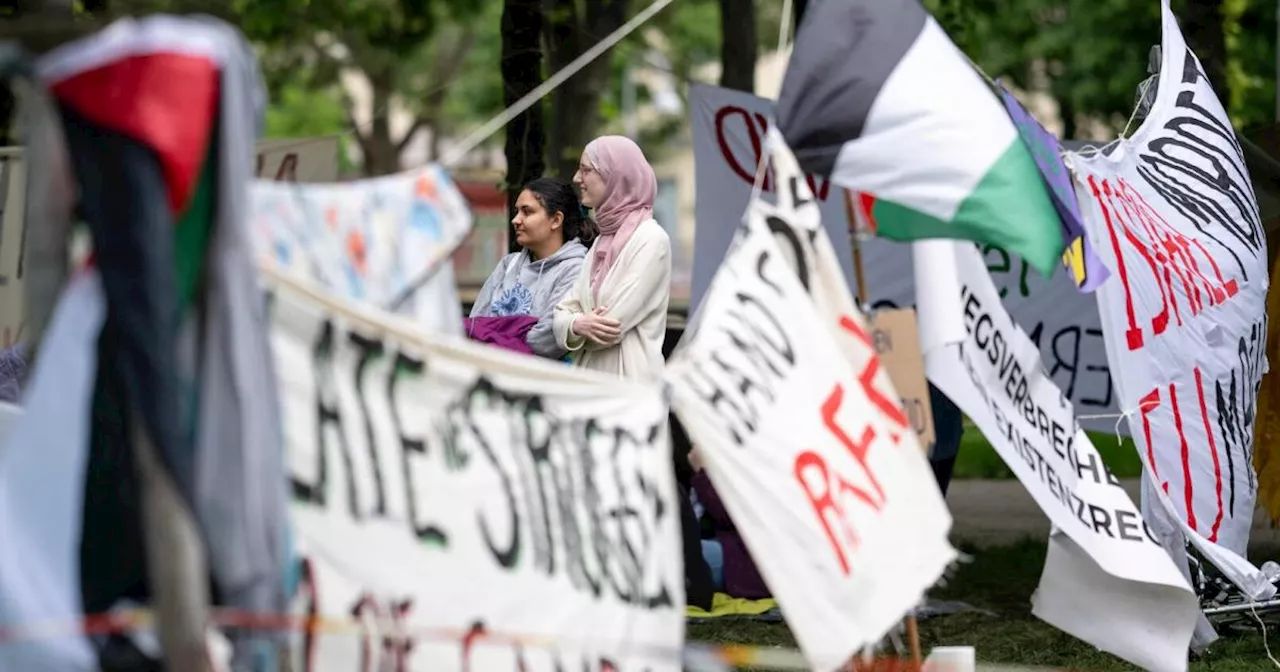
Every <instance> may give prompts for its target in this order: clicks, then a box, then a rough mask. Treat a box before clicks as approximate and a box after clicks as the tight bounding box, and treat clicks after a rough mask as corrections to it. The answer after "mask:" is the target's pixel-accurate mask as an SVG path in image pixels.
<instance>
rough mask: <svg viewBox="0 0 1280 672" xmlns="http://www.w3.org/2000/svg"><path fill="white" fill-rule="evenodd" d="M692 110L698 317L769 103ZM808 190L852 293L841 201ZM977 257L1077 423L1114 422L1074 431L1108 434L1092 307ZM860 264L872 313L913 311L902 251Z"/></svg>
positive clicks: (694, 98)
mask: <svg viewBox="0 0 1280 672" xmlns="http://www.w3.org/2000/svg"><path fill="white" fill-rule="evenodd" d="M690 101H691V108H692V110H693V148H694V163H695V166H694V169H695V172H696V178H697V185H698V199H697V203H696V215H697V217H696V218H697V222H698V226H697V230H696V231H695V246H694V262H693V283H692V293H691V298H690V308H691V309H696V308H697V306H698V304H699V300H700V299H701V297H702V296H703V294H704V293H705V292H706V290H707V287H708V285H709V283H710V280H711V277H712V275H714V274H715V272H716V269H717V267H718V266H719V265H720V262H721V260H722V259H723V258H724V254H725V250H727V249H728V247H729V241H730V240H731V239H732V238H733V234H734V231H735V230H736V229H737V227H738V226H739V224H740V223H741V221H742V213H743V212H745V211H746V209H747V205H748V203H749V202H750V200H751V186H752V182H753V179H754V177H755V171H756V166H757V165H758V164H759V161H760V156H761V155H762V153H763V152H764V146H765V136H766V132H767V129H768V121H769V120H770V119H772V118H773V101H771V100H767V99H764V98H759V97H757V96H752V95H750V94H746V93H741V92H738V91H730V90H728V89H722V88H719V87H714V86H707V85H703V84H695V85H693V86H691V87H690ZM775 182H776V176H774V175H773V174H772V173H770V174H769V175H768V176H767V179H766V180H765V181H764V183H763V185H762V186H763V194H762V197H763V198H765V199H773V198H774V195H773V194H774V193H775V192H776V189H775V188H774V183H775ZM806 183H808V184H810V185H811V187H810V190H811V192H812V193H814V194H815V196H816V197H817V200H818V203H819V207H820V209H821V213H822V222H823V228H824V229H825V230H826V232H827V235H828V236H829V237H830V239H831V244H832V246H833V247H834V248H835V250H836V257H837V260H838V262H839V264H840V268H841V270H842V271H843V277H844V280H845V282H846V283H847V284H848V286H849V287H851V288H852V287H855V286H856V283H855V281H854V280H853V266H852V261H851V256H850V253H849V249H850V242H849V240H850V239H849V233H848V219H847V215H846V213H845V206H844V196H843V193H842V192H841V191H840V189H839V188H838V187H829V186H828V185H827V184H826V181H825V180H824V179H822V178H813V177H806ZM984 255H985V257H986V261H987V267H988V269H989V270H990V271H991V275H992V277H993V278H994V279H995V282H996V286H997V287H998V288H999V290H1000V295H1001V297H1002V298H1003V299H1004V303H1005V307H1006V308H1007V309H1008V310H1009V311H1010V312H1011V313H1012V314H1013V316H1014V318H1015V319H1016V320H1017V321H1018V323H1019V324H1021V325H1023V326H1024V327H1025V328H1026V330H1027V333H1028V334H1030V336H1031V340H1032V341H1033V342H1035V343H1036V345H1037V347H1038V348H1039V349H1040V351H1041V353H1042V360H1043V363H1044V367H1045V369H1046V370H1047V371H1049V374H1050V375H1051V376H1052V377H1053V379H1054V382H1056V383H1057V384H1058V386H1059V387H1061V388H1062V389H1063V391H1065V392H1066V393H1067V397H1068V398H1069V399H1070V400H1071V402H1072V403H1073V404H1075V406H1076V408H1077V409H1079V410H1080V413H1081V414H1082V415H1087V416H1100V415H1108V414H1111V415H1112V416H1113V417H1088V418H1081V424H1083V425H1084V426H1085V428H1086V429H1092V430H1098V431H1105V432H1108V433H1114V432H1115V425H1116V417H1118V416H1117V415H1115V414H1117V413H1119V410H1118V408H1119V407H1118V406H1117V404H1116V400H1115V398H1114V395H1113V394H1112V389H1111V377H1110V373H1109V368H1108V364H1107V356H1106V348H1105V347H1104V345H1103V342H1102V325H1101V322H1100V321H1099V319H1098V310H1097V305H1096V302H1095V299H1094V298H1093V297H1092V296H1091V295H1087V294H1081V293H1080V292H1079V291H1078V290H1077V289H1076V287H1075V285H1074V283H1073V282H1072V281H1071V279H1070V277H1069V275H1068V274H1067V273H1066V272H1064V271H1062V270H1061V269H1060V270H1059V271H1058V272H1057V273H1056V274H1055V275H1054V277H1053V278H1052V279H1050V280H1045V279H1044V278H1042V277H1040V276H1039V275H1038V274H1037V273H1036V272H1035V271H1033V270H1031V268H1030V267H1029V266H1028V265H1027V264H1026V262H1024V261H1023V260H1022V259H1020V258H1018V257H1016V256H1013V255H1010V254H1009V253H1008V252H1006V251H1004V250H1003V249H1000V248H998V247H994V246H989V247H987V248H986V249H985V250H984ZM862 259H863V271H864V273H865V275H866V279H867V290H868V291H867V296H868V298H869V300H870V302H871V304H872V306H873V307H875V308H909V307H911V306H914V305H915V300H916V298H915V297H916V291H915V284H914V281H913V280H912V273H911V268H912V266H911V264H912V260H911V251H910V248H909V247H908V246H907V245H903V244H900V243H894V242H892V241H887V240H880V239H872V240H869V241H867V242H866V243H864V244H863V246H862Z"/></svg>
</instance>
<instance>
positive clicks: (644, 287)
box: [555, 135, 671, 380]
mask: <svg viewBox="0 0 1280 672" xmlns="http://www.w3.org/2000/svg"><path fill="white" fill-rule="evenodd" d="M573 181H574V182H575V183H576V184H577V185H578V188H579V189H580V190H581V192H582V204H583V205H585V206H587V207H590V208H594V209H595V216H596V225H597V226H598V227H599V229H600V237H599V238H597V239H596V242H595V244H594V245H592V246H591V251H590V254H589V255H588V259H587V262H586V263H585V264H583V265H582V270H581V271H580V272H579V274H578V280H577V283H576V284H574V286H573V289H572V290H571V291H570V292H569V295H568V296H566V297H565V298H564V300H563V301H561V302H560V305H559V306H557V307H556V311H555V336H556V343H557V345H559V346H560V347H562V348H564V349H565V350H568V351H569V352H571V353H573V357H574V361H575V363H576V365H577V366H581V367H584V368H587V369H592V370H595V371H600V372H602V373H607V374H610V375H615V376H620V377H622V378H628V379H633V380H655V379H657V378H658V377H659V376H660V375H661V373H662V367H663V361H664V360H663V357H662V343H663V339H664V337H665V336H666V329H667V305H668V303H669V302H670V299H671V240H670V238H669V237H668V236H667V232H666V231H664V230H663V228H662V226H660V225H659V224H658V223H657V222H655V221H654V220H653V200H654V198H656V197H657V193H658V180H657V177H656V176H655V175H654V173H653V167H651V166H650V165H649V162H648V160H646V159H645V157H644V152H642V151H641V150H640V147H638V146H637V145H636V143H634V142H632V141H631V140H629V139H627V138H624V137H622V136H617V135H607V136H604V137H600V138H596V139H595V140H592V141H591V142H590V143H589V144H587V147H586V149H584V150H583V152H582V160H581V162H580V163H579V165H578V172H577V173H576V174H574V176H573Z"/></svg>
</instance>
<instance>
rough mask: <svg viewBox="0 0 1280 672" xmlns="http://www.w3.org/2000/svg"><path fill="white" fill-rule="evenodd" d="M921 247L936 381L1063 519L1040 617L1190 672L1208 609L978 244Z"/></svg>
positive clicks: (1153, 665) (1122, 653)
mask: <svg viewBox="0 0 1280 672" xmlns="http://www.w3.org/2000/svg"><path fill="white" fill-rule="evenodd" d="M914 245H915V247H916V250H917V255H918V256H917V259H916V267H915V268H916V286H917V287H919V289H920V297H919V310H920V323H921V327H920V329H921V333H922V334H925V337H924V338H925V339H926V343H925V346H924V347H925V360H926V367H927V369H928V374H929V380H931V381H933V383H934V385H937V386H938V388H939V389H941V390H942V391H943V393H944V394H946V395H947V396H948V397H949V398H951V399H953V400H955V402H956V404H957V405H958V406H959V407H960V409H961V410H963V411H964V413H965V415H967V416H968V417H969V418H970V419H971V420H972V421H973V423H974V424H975V425H977V426H978V428H979V429H981V430H982V433H983V434H984V435H986V437H987V439H988V440H989V441H990V442H991V445H992V447H994V448H995V450H996V452H998V453H999V454H1000V456H1001V457H1002V458H1004V461H1005V463H1006V464H1008V465H1009V468H1010V469H1011V470H1012V471H1013V473H1014V474H1015V475H1016V476H1017V477H1018V480H1020V481H1021V482H1022V484H1023V485H1024V486H1026V488H1027V491H1028V492H1029V493H1030V494H1031V496H1032V498H1034V499H1035V501H1036V503H1037V504H1038V505H1039V506H1040V508H1041V509H1042V510H1043V511H1044V512H1045V515H1047V516H1048V517H1049V520H1050V521H1052V522H1053V525H1054V528H1055V530H1056V531H1055V532H1054V534H1052V535H1051V536H1050V542H1049V557H1048V559H1047V561H1046V564H1045V570H1044V574H1043V575H1042V577H1041V582H1040V587H1039V589H1038V590H1037V591H1036V594H1035V597H1034V598H1033V601H1032V602H1033V605H1034V610H1033V613H1035V614H1036V616H1038V617H1040V618H1042V619H1044V620H1045V621H1046V622H1048V623H1050V624H1051V625H1054V626H1055V627H1057V628H1059V629H1061V630H1063V631H1065V632H1068V633H1070V634H1072V635H1074V636H1076V637H1079V638H1080V639H1083V640H1084V641H1086V642H1089V643H1090V644H1093V645H1094V646H1097V647H1098V648H1100V649H1103V650H1105V651H1109V652H1111V653H1114V654H1116V655H1117V656H1119V657H1121V658H1123V659H1125V660H1127V661H1129V662H1131V663H1134V664H1136V665H1140V666H1141V667H1143V668H1144V669H1148V670H1185V669H1186V667H1187V650H1188V644H1189V642H1190V641H1191V633H1192V631H1193V629H1194V628H1195V624H1196V620H1197V618H1198V617H1199V615H1200V611H1199V602H1198V599H1197V597H1196V595H1195V594H1194V593H1193V592H1192V590H1191V587H1190V585H1189V584H1188V583H1187V581H1186V579H1184V578H1183V576H1182V575H1181V574H1180V573H1179V572H1178V569H1177V568H1176V567H1175V566H1174V564H1173V562H1172V560H1171V559H1170V558H1169V556H1168V554H1167V553H1166V552H1165V550H1164V548H1163V547H1162V546H1161V544H1160V542H1159V541H1158V540H1157V539H1156V537H1155V535H1154V534H1153V533H1152V532H1151V529H1150V528H1148V527H1147V525H1146V523H1144V522H1143V518H1142V515H1141V514H1139V512H1138V508H1137V507H1136V506H1135V505H1134V504H1133V502H1132V501H1131V500H1130V499H1129V496H1128V494H1126V493H1125V491H1124V489H1123V488H1122V487H1121V485H1120V482H1119V481H1118V480H1117V479H1116V478H1115V476H1113V475H1112V474H1111V472H1110V470H1108V469H1107V466H1106V465H1105V464H1104V463H1103V461H1102V458H1101V457H1100V456H1099V455H1098V451H1097V449H1095V448H1094V447H1093V444H1092V443H1090V441H1089V437H1088V435H1086V434H1085V433H1084V431H1082V430H1081V429H1080V428H1079V427H1078V425H1077V423H1076V418H1075V410H1074V409H1073V408H1072V406H1071V404H1070V402H1068V401H1067V400H1066V398H1065V397H1064V396H1063V394H1062V391H1061V390H1060V389H1058V387H1057V386H1056V385H1054V384H1053V381H1051V380H1049V379H1048V378H1046V377H1045V376H1044V374H1043V372H1042V371H1041V370H1040V368H1039V361H1040V357H1039V353H1038V352H1036V348H1035V345H1034V344H1032V342H1031V340H1030V339H1029V338H1027V335H1026V333H1025V332H1023V331H1022V329H1021V328H1019V327H1018V326H1017V325H1016V324H1014V322H1013V320H1012V319H1011V318H1010V317H1009V314H1008V313H1007V312H1006V311H1005V310H1004V307H1003V305H1002V304H1001V302H1000V296H999V294H998V292H997V290H996V288H995V284H994V283H993V282H992V281H991V276H990V275H989V274H988V273H987V269H986V264H984V263H983V260H982V256H981V254H980V253H979V252H978V250H977V248H976V247H975V246H974V245H973V244H972V243H967V242H953V241H925V242H920V243H915V244H914Z"/></svg>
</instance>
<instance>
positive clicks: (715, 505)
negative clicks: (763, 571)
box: [689, 447, 772, 600]
mask: <svg viewBox="0 0 1280 672" xmlns="http://www.w3.org/2000/svg"><path fill="white" fill-rule="evenodd" d="M689 462H690V464H691V465H692V466H693V471H694V476H693V491H694V493H695V494H697V496H698V503H699V504H701V505H702V509H703V519H704V520H705V521H709V522H710V527H711V531H712V533H713V538H711V539H703V540H702V557H703V559H704V560H705V561H706V564H707V566H708V567H710V569H711V581H712V584H713V585H714V586H715V588H716V590H719V591H721V592H723V593H727V594H728V595H730V596H732V597H740V598H743V599H747V600H762V599H765V598H768V597H772V595H771V594H770V592H769V586H768V585H766V584H765V582H764V578H763V577H761V576H760V570H759V569H757V568H756V563H755V561H754V560H752V559H751V553H750V552H749V551H747V544H746V542H745V541H743V539H742V535H741V534H739V533H738V529H737V527H736V526H734V524H733V519H732V518H730V517H729V512H728V511H727V510H725V508H724V504H722V503H721V502H720V495H718V494H716V489H715V487H714V486H712V485H711V479H710V478H708V477H707V472H706V471H703V469H702V458H701V456H700V455H699V454H698V449H697V448H696V447H695V448H694V449H693V450H691V451H690V452H689Z"/></svg>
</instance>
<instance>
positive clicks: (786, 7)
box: [778, 0, 800, 53]
mask: <svg viewBox="0 0 1280 672" xmlns="http://www.w3.org/2000/svg"><path fill="white" fill-rule="evenodd" d="M796 30H800V26H796ZM790 34H791V0H782V20H781V21H779V22H778V52H779V53H781V52H782V48H783V47H784V46H786V44H787V36H788V35H790Z"/></svg>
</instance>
